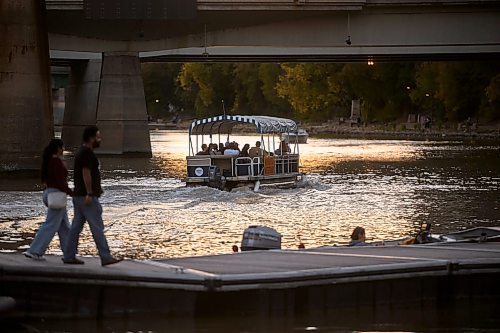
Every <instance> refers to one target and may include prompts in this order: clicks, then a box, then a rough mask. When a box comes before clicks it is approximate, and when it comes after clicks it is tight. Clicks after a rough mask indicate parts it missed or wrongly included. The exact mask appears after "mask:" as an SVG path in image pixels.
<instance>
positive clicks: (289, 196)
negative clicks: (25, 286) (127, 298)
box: [0, 131, 500, 259]
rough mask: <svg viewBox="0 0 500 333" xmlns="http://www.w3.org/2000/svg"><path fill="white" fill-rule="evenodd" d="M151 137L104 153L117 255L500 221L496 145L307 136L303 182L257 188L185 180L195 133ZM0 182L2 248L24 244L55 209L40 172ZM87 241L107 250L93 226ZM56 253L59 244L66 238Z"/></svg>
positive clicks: (106, 200)
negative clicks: (256, 228)
mask: <svg viewBox="0 0 500 333" xmlns="http://www.w3.org/2000/svg"><path fill="white" fill-rule="evenodd" d="M234 139H236V141H238V142H239V143H240V146H242V144H244V143H250V144H251V145H252V144H253V143H254V142H255V141H256V140H257V139H258V138H257V137H255V136H251V135H249V136H246V135H245V136H243V135H242V136H236V137H234ZM151 144H152V149H153V158H151V159H143V158H126V159H125V158H104V157H102V158H100V161H101V164H102V174H103V186H104V191H105V194H104V195H103V197H102V199H101V201H102V204H103V207H104V220H105V225H106V236H107V238H108V242H109V244H110V247H111V249H112V252H113V253H115V254H116V255H118V256H124V257H126V258H139V259H144V258H166V257H182V256H195V255H207V254H217V253H229V252H231V247H232V245H235V244H236V245H239V244H240V242H241V237H242V233H243V230H244V229H245V228H246V227H247V226H249V225H266V226H269V227H273V228H275V229H277V230H278V231H279V232H280V233H281V234H282V235H283V239H282V247H283V248H285V249H295V248H297V246H298V245H299V244H300V243H303V244H304V245H305V246H306V247H307V248H309V247H315V246H321V245H333V244H338V245H344V244H346V243H348V241H349V236H350V233H351V231H352V229H353V228H354V227H356V226H363V227H364V228H365V229H366V232H367V238H368V241H379V240H386V239H394V238H401V237H406V236H410V235H413V234H414V233H415V232H416V230H417V229H418V228H419V226H420V224H421V223H423V222H424V223H432V225H433V227H432V230H433V231H434V232H436V233H443V232H448V231H456V230H462V229H465V228H470V227H475V226H498V225H500V146H498V145H496V144H488V143H480V142H475V143H474V142H466V143H465V142H461V141H399V140H398V141H396V140H394V141H391V140H354V139H319V138H310V139H309V143H308V144H306V145H301V146H300V149H301V165H302V171H304V172H305V173H306V174H307V177H306V180H305V182H304V183H303V184H301V185H302V186H301V187H299V188H291V189H277V188H261V190H260V191H259V192H258V193H254V192H252V191H249V190H248V191H235V192H222V191H219V190H216V189H212V188H206V187H185V183H183V182H182V177H183V176H184V173H185V155H186V154H187V147H188V145H187V133H186V132H179V131H152V132H151ZM66 157H67V160H68V161H67V162H68V164H69V165H70V166H72V159H71V157H72V156H71V155H70V154H69V155H67V156H66ZM1 181H2V182H3V184H2V186H1V189H2V191H0V207H1V209H0V250H2V251H4V252H9V251H23V250H25V249H26V248H27V247H28V245H29V243H30V242H31V240H32V238H33V236H34V234H35V232H36V230H37V229H38V227H39V225H40V223H42V222H43V220H44V217H45V207H44V206H43V204H42V203H41V190H40V188H39V187H37V185H36V184H37V180H36V179H31V178H23V179H14V180H13V179H8V180H5V179H2V180H1ZM70 185H71V186H72V183H70ZM69 215H70V220H71V217H72V215H73V214H72V206H71V205H69ZM79 251H80V253H81V254H82V255H96V254H97V252H96V249H95V245H94V242H93V240H92V237H91V234H90V231H89V229H88V226H86V227H85V228H84V231H83V232H82V236H81V240H80V247H79ZM48 253H52V254H60V253H61V251H60V249H59V243H58V241H57V237H56V238H55V239H54V241H53V242H52V243H51V245H50V248H49V250H48Z"/></svg>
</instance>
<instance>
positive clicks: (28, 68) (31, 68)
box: [0, 0, 54, 171]
mask: <svg viewBox="0 0 500 333" xmlns="http://www.w3.org/2000/svg"><path fill="white" fill-rule="evenodd" d="M0 31H1V34H0V35H1V38H0V118H1V122H0V124H1V125H0V131H1V135H0V171H5V170H20V169H38V168H39V164H40V159H39V158H40V155H41V152H42V149H43V147H44V146H45V145H46V144H47V143H48V141H49V140H50V138H52V137H53V133H54V130H53V118H52V100H51V85H50V64H49V48H48V38H47V31H46V25H45V1H32V0H4V1H0Z"/></svg>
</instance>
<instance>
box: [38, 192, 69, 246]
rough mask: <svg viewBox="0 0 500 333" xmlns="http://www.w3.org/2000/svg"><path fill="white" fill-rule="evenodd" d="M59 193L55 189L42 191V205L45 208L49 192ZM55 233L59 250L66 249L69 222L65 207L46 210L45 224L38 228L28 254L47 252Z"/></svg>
mask: <svg viewBox="0 0 500 333" xmlns="http://www.w3.org/2000/svg"><path fill="white" fill-rule="evenodd" d="M57 191H59V190H58V189H56V188H51V187H49V188H47V189H46V190H45V191H43V203H44V204H45V206H47V196H48V194H49V193H50V192H57ZM56 232H57V233H58V234H59V243H60V244H61V249H62V250H63V252H64V250H65V249H66V244H67V239H68V232H69V221H68V211H67V209H66V207H64V208H61V209H52V208H48V210H47V218H46V219H45V222H44V223H43V224H42V225H41V226H40V229H38V232H37V233H36V236H35V239H33V242H32V243H31V246H30V249H29V250H28V251H29V252H31V253H33V254H39V255H43V254H44V253H45V251H46V250H47V247H48V246H49V244H50V242H51V241H52V238H54V235H55V234H56Z"/></svg>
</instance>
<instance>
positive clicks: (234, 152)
mask: <svg viewBox="0 0 500 333" xmlns="http://www.w3.org/2000/svg"><path fill="white" fill-rule="evenodd" d="M239 154H240V150H239V149H238V144H237V143H236V142H231V143H229V147H228V148H226V150H224V156H232V157H238V155H239Z"/></svg>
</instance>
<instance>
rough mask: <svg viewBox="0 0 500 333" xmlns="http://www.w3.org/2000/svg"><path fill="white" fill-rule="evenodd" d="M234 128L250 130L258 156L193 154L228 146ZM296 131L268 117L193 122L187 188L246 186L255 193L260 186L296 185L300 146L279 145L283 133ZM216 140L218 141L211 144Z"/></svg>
mask: <svg viewBox="0 0 500 333" xmlns="http://www.w3.org/2000/svg"><path fill="white" fill-rule="evenodd" d="M237 125H245V126H246V127H251V128H253V130H254V131H255V133H257V134H258V135H259V136H260V142H261V150H260V153H259V154H258V156H252V157H240V156H238V155H236V156H230V155H218V154H216V153H214V152H212V153H209V152H205V153H204V154H199V153H198V154H197V153H196V150H197V149H198V147H200V146H201V145H202V144H208V143H210V144H214V143H215V144H216V145H219V144H220V143H223V141H225V143H227V144H229V143H230V135H231V134H232V133H233V129H234V127H235V126H237ZM296 131H297V124H296V123H295V121H293V120H291V119H285V118H277V117H268V116H234V115H221V116H215V117H209V118H204V119H198V120H195V121H193V122H192V123H191V126H190V127H189V155H188V156H186V160H187V177H186V178H185V179H184V180H185V182H186V185H187V186H192V185H205V186H210V187H214V188H218V189H220V190H229V191H230V190H231V189H233V188H236V187H243V186H248V187H250V188H252V189H253V190H254V191H257V190H258V189H259V188H260V186H261V185H263V186H265V185H282V184H287V185H293V184H296V183H297V182H298V181H300V180H302V177H303V174H302V173H301V172H300V171H299V169H300V166H299V160H300V155H299V145H298V144H297V143H291V144H290V145H288V144H285V143H284V142H283V141H281V142H280V138H281V135H282V134H283V133H292V132H296ZM226 136H227V137H226ZM215 138H217V141H215V142H214V141H213V140H214V139H215ZM276 139H278V142H277V143H276ZM282 147H285V148H282ZM276 148H277V149H276Z"/></svg>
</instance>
